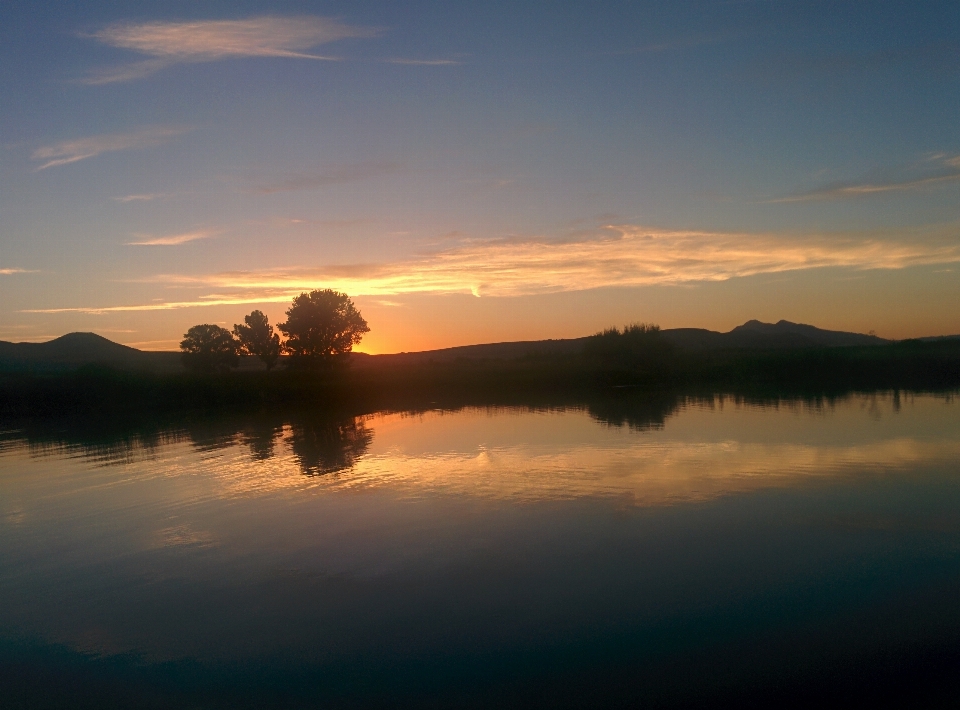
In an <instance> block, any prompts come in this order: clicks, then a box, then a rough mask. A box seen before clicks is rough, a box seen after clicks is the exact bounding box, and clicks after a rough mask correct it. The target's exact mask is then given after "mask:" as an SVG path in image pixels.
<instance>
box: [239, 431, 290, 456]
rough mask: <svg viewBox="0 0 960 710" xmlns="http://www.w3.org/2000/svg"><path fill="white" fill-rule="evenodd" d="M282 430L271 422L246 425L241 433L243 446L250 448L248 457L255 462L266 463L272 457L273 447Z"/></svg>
mask: <svg viewBox="0 0 960 710" xmlns="http://www.w3.org/2000/svg"><path fill="white" fill-rule="evenodd" d="M281 431H283V428H282V427H281V426H279V425H277V424H276V423H273V422H256V423H253V424H248V425H247V426H245V427H244V428H243V431H242V432H241V435H240V436H241V439H242V441H243V443H244V444H246V445H247V446H249V447H250V456H252V457H253V458H254V459H255V460H257V461H266V460H267V459H269V458H271V457H272V456H273V445H274V443H275V442H276V439H277V437H278V436H279V435H280V432H281Z"/></svg>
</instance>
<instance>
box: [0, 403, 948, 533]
mask: <svg viewBox="0 0 960 710" xmlns="http://www.w3.org/2000/svg"><path fill="white" fill-rule="evenodd" d="M716 403H717V404H718V405H720V406H719V407H718V408H717V409H715V410H713V411H710V410H708V409H707V408H706V407H695V408H692V409H691V408H687V407H681V408H680V409H679V411H678V413H677V414H676V415H675V416H674V417H671V419H670V424H668V425H667V426H665V427H663V428H661V426H654V427H653V428H645V430H644V431H637V430H636V427H638V425H637V422H638V421H639V420H638V419H637V415H636V414H635V413H634V414H631V417H630V418H627V419H624V420H623V421H624V423H630V425H631V427H635V428H633V429H631V428H629V427H625V426H623V427H617V426H604V425H602V424H601V425H598V423H597V421H596V420H595V419H594V418H592V417H591V414H590V412H587V411H584V410H557V411H549V412H533V411H525V410H510V411H502V412H498V411H496V410H486V409H483V410H471V409H468V410H461V411H457V412H449V411H448V412H425V413H418V414H416V415H410V414H409V413H405V414H403V413H402V414H387V415H376V416H366V417H356V418H354V417H342V418H332V417H329V416H328V417H316V416H314V417H310V416H300V417H298V418H295V419H294V420H292V421H289V423H286V424H283V423H282V422H281V421H279V420H274V419H272V418H269V417H267V418H265V419H263V420H261V421H259V422H253V423H251V422H247V423H239V424H233V425H231V424H229V423H223V422H219V423H218V422H216V421H214V422H209V423H205V424H204V423H197V424H195V425H193V426H192V427H191V429H190V430H189V431H183V430H180V431H179V432H174V433H171V434H159V435H156V436H155V437H153V438H151V439H149V440H146V439H145V440H140V439H130V440H128V441H127V442H126V449H125V447H124V446H123V445H121V444H120V443H114V444H109V445H108V444H90V445H87V446H82V445H80V444H76V443H73V444H68V445H63V444H61V445H59V446H57V445H55V444H52V443H51V444H49V445H47V446H46V447H44V446H38V445H36V444H34V445H22V444H21V445H18V444H17V443H16V440H15V439H16V437H15V436H13V435H11V440H9V441H7V442H6V444H5V446H6V448H2V447H0V455H3V456H17V455H20V454H22V453H27V455H28V456H31V457H38V456H44V457H47V456H51V455H53V456H61V457H68V458H73V457H78V456H80V455H82V456H84V458H86V459H87V461H89V462H91V463H93V464H94V465H95V466H100V467H102V466H111V467H124V468H125V469H126V471H125V472H124V473H123V475H122V476H121V477H120V479H117V480H118V481H122V485H124V486H125V485H128V484H129V483H130V482H133V481H141V482H143V481H147V480H152V479H167V480H176V481H177V486H178V487H179V488H180V490H181V491H182V493H181V494H180V495H182V496H185V497H184V498H183V500H184V501H186V500H189V501H190V502H191V503H198V502H201V501H202V500H205V499H223V498H240V497H258V496H267V495H270V494H272V493H282V492H284V491H286V492H289V493H293V494H297V495H299V494H301V493H306V492H307V491H308V490H312V491H314V492H315V493H316V492H320V493H325V494H339V493H350V494H354V493H363V492H367V491H382V492H384V493H385V494H387V495H388V496H401V497H404V498H424V497H437V496H450V495H453V496H466V497H473V498H479V499H490V500H504V501H514V502H520V503H528V502H535V501H549V500H572V499H580V498H608V499H616V500H618V501H622V502H623V503H624V504H627V505H638V506H655V505H669V504H673V503H682V502H696V501H703V500H710V499H712V498H716V497H718V496H722V495H726V494H730V493H743V492H749V491H753V490H759V489H763V488H769V487H787V486H796V485H800V484H802V483H803V482H804V481H810V480H816V479H823V478H828V477H845V476H851V475H858V474H867V475H876V474H878V473H883V472H891V471H892V472H902V471H910V470H918V469H920V468H921V467H923V466H928V465H929V466H941V467H955V464H956V461H957V460H960V439H958V438H957V437H956V436H955V428H951V427H949V426H944V425H943V422H944V421H947V422H949V421H953V419H954V418H955V410H954V409H953V408H954V407H955V405H954V404H951V403H950V400H939V399H937V398H933V397H919V396H918V397H915V398H912V399H910V400H909V404H908V405H907V406H905V405H904V404H903V402H902V401H901V402H899V403H898V400H897V398H895V397H887V396H875V397H866V396H865V397H852V398H850V399H848V400H842V401H835V402H833V403H831V404H830V405H829V406H828V407H820V406H816V405H813V404H804V403H793V402H784V403H780V404H779V405H778V407H777V408H769V407H764V408H759V409H758V408H754V407H752V406H745V407H740V406H737V405H735V404H734V403H732V402H731V403H730V404H731V405H732V406H731V407H730V412H729V413H728V412H727V411H726V410H724V409H723V400H717V402H716ZM898 404H899V408H898ZM944 407H947V408H949V409H944ZM658 411H659V410H658ZM881 415H882V416H881ZM594 416H596V415H595V414H594ZM944 417H947V419H946V420H944ZM924 422H928V423H929V424H932V425H934V426H935V429H931V428H930V427H929V426H926V425H924V424H923V423H924ZM938 422H939V424H937V423H938ZM805 427H807V428H805ZM810 427H812V428H810ZM638 428H643V427H638ZM937 431H939V432H940V433H939V434H938V433H937ZM751 436H753V437H754V439H750V437H751ZM148 441H149V443H148ZM2 443H4V442H3V438H2V437H0V444H2ZM334 472H337V473H339V474H340V475H335V476H330V475H324V474H328V473H334ZM304 474H306V475H304ZM115 475H116V474H110V476H115ZM84 480H86V481H88V482H89V481H90V480H91V479H90V476H89V475H87V476H86V478H85V479H84ZM110 485H114V484H110ZM13 500H14V499H13V498H11V502H12V501H13ZM13 508H15V506H8V509H7V510H6V511H4V512H5V514H8V513H10V512H11V510H12V509H13ZM160 527H162V528H163V529H164V531H165V532H164V531H161V532H163V535H164V536H166V537H164V539H169V541H170V542H169V544H201V543H202V544H207V543H208V542H209V541H207V542H204V540H202V539H201V538H199V537H197V538H196V539H194V537H191V535H193V533H191V532H190V531H184V530H180V529H179V528H176V527H175V526H173V527H170V523H165V524H164V525H163V526H160ZM168 528H169V529H168ZM198 535H199V533H198Z"/></svg>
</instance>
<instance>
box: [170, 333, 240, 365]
mask: <svg viewBox="0 0 960 710" xmlns="http://www.w3.org/2000/svg"><path fill="white" fill-rule="evenodd" d="M237 349H238V343H237V341H236V340H234V339H233V335H231V333H230V331H229V330H227V329H226V328H221V327H220V326H219V325H211V324H209V323H204V324H202V325H195V326H193V327H192V328H191V329H190V330H188V331H187V332H186V334H184V336H183V340H182V341H180V350H181V351H183V364H184V366H186V368H187V369H188V370H193V371H194V372H213V371H214V370H221V371H222V370H226V369H227V368H230V367H236V366H237V365H238V364H239V363H240V357H239V355H238V354H237Z"/></svg>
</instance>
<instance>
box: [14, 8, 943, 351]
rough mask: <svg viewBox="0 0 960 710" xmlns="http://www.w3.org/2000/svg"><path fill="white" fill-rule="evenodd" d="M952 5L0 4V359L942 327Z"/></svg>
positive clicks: (894, 332) (911, 332) (897, 333)
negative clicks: (651, 326)
mask: <svg viewBox="0 0 960 710" xmlns="http://www.w3.org/2000/svg"><path fill="white" fill-rule="evenodd" d="M958 30H960V6H958V5H957V3H947V2H943V3H937V2H929V3H893V2H884V3H867V2H848V3H843V2H822V3H820V2H775V1H772V0H771V1H762V0H758V1H755V2H675V3H653V2H651V3H641V2H633V3H604V4H602V5H601V6H598V4H596V3H582V4H580V3H548V2H543V3H522V2H510V3H453V2H434V3H416V2H405V3H397V2H352V3H335V2H288V3H284V2H272V3H269V4H265V3H242V2H241V3H236V2H231V3H217V2H207V3H195V2H192V3H176V2H168V3H163V4H157V3H135V2H127V3H122V4H118V3H93V2H90V3H79V2H78V3H40V2H31V3H17V2H6V3H4V4H3V7H2V8H0V95H2V96H4V97H5V98H4V101H2V102H0V294H2V302H0V304H2V305H0V339H5V340H43V339H47V338H48V337H52V336H56V335H59V334H62V333H64V332H69V331H74V330H91V331H95V332H99V333H101V334H103V335H105V336H107V337H110V338H111V339H114V340H117V341H120V342H125V343H130V344H135V345H137V346H138V347H144V348H175V347H176V342H177V341H178V340H179V338H180V337H181V336H182V333H183V332H184V331H185V330H186V329H187V328H188V327H189V326H190V325H193V324H195V323H200V322H218V323H221V324H224V325H227V326H228V327H229V326H231V325H232V324H233V323H235V322H241V320H242V316H243V315H244V314H246V313H248V312H249V311H250V310H252V309H253V308H260V309H261V310H264V311H265V312H267V313H268V314H269V315H270V317H271V320H272V321H274V322H276V321H277V320H282V318H283V310H284V308H285V306H286V304H287V303H289V300H290V298H291V296H292V295H293V294H296V293H299V292H300V291H301V290H306V289H310V288H322V287H333V288H339V289H341V290H345V291H346V292H348V293H350V294H351V295H352V296H353V297H354V299H355V301H356V302H357V305H358V306H359V307H360V309H361V311H362V312H363V313H364V315H365V316H366V318H367V320H368V321H369V323H370V326H371V328H372V331H371V333H370V334H369V335H368V336H367V338H366V339H365V341H364V343H363V345H362V346H361V348H360V349H366V350H369V351H372V352H385V351H394V350H414V349H420V348H428V347H440V346H446V345H456V344H465V343H473V342H486V341H497V340H512V339H520V338H546V337H572V336H579V335H584V334H588V333H590V332H593V331H596V330H598V329H600V328H602V327H606V326H609V325H612V324H622V323H625V322H630V321H636V320H642V321H653V322H658V323H660V324H661V325H662V326H663V327H677V326H700V327H710V328H717V329H728V328H729V327H732V326H733V325H736V324H738V323H740V322H743V321H744V320H746V319H748V318H761V319H764V320H778V319H780V318H787V319H789V320H796V321H803V322H810V323H813V324H815V325H819V326H822V327H831V328H843V329H852V330H860V331H868V330H875V331H876V332H877V333H879V334H881V335H887V336H889V337H908V336H915V335H926V334H937V333H947V332H950V333H953V332H960V306H958V304H960V298H958V296H960V280H958V273H960V272H958V271H957V270H956V269H957V263H958V262H960V136H958V133H957V125H958V118H960V116H958V113H960V39H958V37H960V32H958Z"/></svg>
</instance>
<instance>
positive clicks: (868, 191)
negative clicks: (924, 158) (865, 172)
mask: <svg viewBox="0 0 960 710" xmlns="http://www.w3.org/2000/svg"><path fill="white" fill-rule="evenodd" d="M936 160H938V161H940V162H941V164H942V167H941V169H940V170H939V171H938V172H936V173H934V174H932V175H930V174H928V175H924V176H922V177H917V178H912V179H909V180H899V181H892V182H860V183H835V184H833V185H828V186H826V187H822V188H818V189H816V190H811V191H809V192H803V193H800V194H798V195H787V196H785V197H778V198H776V199H773V200H767V202H768V203H770V204H777V203H791V202H814V201H819V200H840V199H845V198H852V197H866V196H869V195H877V194H881V193H885V192H908V191H911V190H921V189H923V188H926V187H932V186H936V185H942V184H946V183H951V182H960V156H956V157H945V156H943V155H938V156H936ZM944 171H946V172H944Z"/></svg>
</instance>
